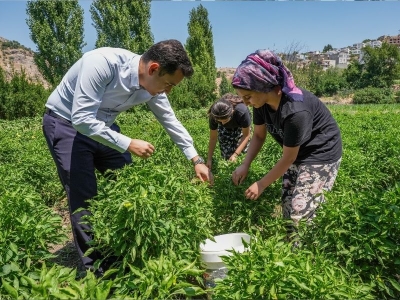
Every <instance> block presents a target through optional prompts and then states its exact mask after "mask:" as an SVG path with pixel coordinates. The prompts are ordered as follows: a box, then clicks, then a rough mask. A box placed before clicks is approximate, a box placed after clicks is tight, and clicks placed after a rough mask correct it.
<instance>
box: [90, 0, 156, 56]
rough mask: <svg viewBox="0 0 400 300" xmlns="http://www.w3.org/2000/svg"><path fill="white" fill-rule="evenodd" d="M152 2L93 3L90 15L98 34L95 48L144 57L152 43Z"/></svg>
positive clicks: (111, 0)
mask: <svg viewBox="0 0 400 300" xmlns="http://www.w3.org/2000/svg"><path fill="white" fill-rule="evenodd" d="M150 3H151V0H140V1H137V0H119V1H115V0H94V1H93V3H92V4H91V6H90V13H91V15H92V20H93V22H94V24H93V25H94V27H95V28H96V31H97V41H96V47H97V48H98V47H119V48H125V49H128V50H130V51H132V52H135V53H139V54H142V53H143V52H145V51H146V50H147V49H148V48H149V47H150V46H151V45H152V44H153V43H154V38H153V34H152V33H151V30H150V16H151V14H150Z"/></svg>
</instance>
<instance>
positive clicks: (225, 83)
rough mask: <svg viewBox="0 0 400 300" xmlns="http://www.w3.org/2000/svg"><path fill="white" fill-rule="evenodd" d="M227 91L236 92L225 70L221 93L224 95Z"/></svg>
mask: <svg viewBox="0 0 400 300" xmlns="http://www.w3.org/2000/svg"><path fill="white" fill-rule="evenodd" d="M226 93H235V89H234V88H233V86H232V84H231V82H230V81H229V80H228V78H226V75H225V72H222V76H221V83H220V84H219V95H220V96H221V97H222V96H223V95H224V94H226Z"/></svg>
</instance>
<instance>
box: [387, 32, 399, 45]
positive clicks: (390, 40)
mask: <svg viewBox="0 0 400 300" xmlns="http://www.w3.org/2000/svg"><path fill="white" fill-rule="evenodd" d="M384 41H385V42H386V43H388V44H390V45H395V46H397V47H399V48H400V34H399V35H394V36H386V37H385V39H384Z"/></svg>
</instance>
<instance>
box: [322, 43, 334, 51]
mask: <svg viewBox="0 0 400 300" xmlns="http://www.w3.org/2000/svg"><path fill="white" fill-rule="evenodd" d="M331 50H333V47H332V45H331V44H328V45H326V46H325V47H324V49H323V50H322V52H324V53H325V52H328V51H331Z"/></svg>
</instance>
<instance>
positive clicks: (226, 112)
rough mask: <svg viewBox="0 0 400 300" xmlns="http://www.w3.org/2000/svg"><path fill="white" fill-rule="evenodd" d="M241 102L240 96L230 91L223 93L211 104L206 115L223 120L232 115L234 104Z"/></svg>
mask: <svg viewBox="0 0 400 300" xmlns="http://www.w3.org/2000/svg"><path fill="white" fill-rule="evenodd" d="M239 103H243V100H242V98H240V97H239V96H238V95H235V94H232V93H226V94H224V95H223V96H222V97H221V98H220V99H218V101H216V102H215V103H214V104H213V105H211V107H210V109H209V110H208V115H209V116H211V117H212V118H213V119H214V120H224V119H227V118H229V117H232V115H233V112H234V111H235V107H236V105H238V104H239Z"/></svg>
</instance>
